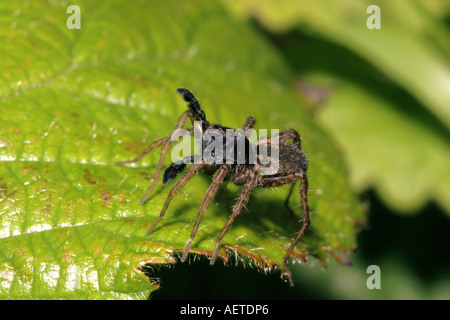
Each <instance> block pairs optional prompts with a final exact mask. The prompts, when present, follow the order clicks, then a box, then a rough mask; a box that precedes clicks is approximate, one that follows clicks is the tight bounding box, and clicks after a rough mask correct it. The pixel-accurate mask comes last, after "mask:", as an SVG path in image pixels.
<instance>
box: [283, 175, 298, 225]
mask: <svg viewBox="0 0 450 320" xmlns="http://www.w3.org/2000/svg"><path fill="white" fill-rule="evenodd" d="M295 183H296V182H293V183H291V186H290V187H289V193H288V195H287V197H286V200H284V205H285V206H286V208H287V209H288V211H289V214H290V215H291V217H294V216H295V213H294V210H292V209H291V207H290V206H289V199H290V198H291V196H292V192H293V191H294V187H295Z"/></svg>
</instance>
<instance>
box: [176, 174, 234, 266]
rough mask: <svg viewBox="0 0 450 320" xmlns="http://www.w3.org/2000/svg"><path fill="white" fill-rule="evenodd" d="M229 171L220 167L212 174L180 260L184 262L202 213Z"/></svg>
mask: <svg viewBox="0 0 450 320" xmlns="http://www.w3.org/2000/svg"><path fill="white" fill-rule="evenodd" d="M229 172H230V171H229V169H228V168H226V167H222V168H220V169H219V170H218V171H217V173H216V174H215V175H214V178H213V181H212V183H211V185H210V186H209V188H208V191H206V195H205V197H204V198H203V201H202V204H201V205H200V211H199V213H198V215H197V220H196V221H195V224H194V228H193V229H192V233H191V237H190V238H189V241H188V243H187V244H186V246H185V247H184V252H183V256H182V257H181V262H184V261H185V260H186V257H187V255H188V253H189V250H190V249H191V245H192V241H193V240H194V237H195V234H196V233H197V230H198V226H199V225H200V221H201V219H202V217H203V213H204V212H205V211H206V209H207V208H208V205H209V203H210V202H211V200H212V198H213V197H214V194H215V193H216V191H217V189H218V188H219V185H220V184H221V183H222V181H223V180H224V179H225V178H226V177H227V175H228V174H229Z"/></svg>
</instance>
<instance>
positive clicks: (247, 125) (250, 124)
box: [242, 117, 256, 131]
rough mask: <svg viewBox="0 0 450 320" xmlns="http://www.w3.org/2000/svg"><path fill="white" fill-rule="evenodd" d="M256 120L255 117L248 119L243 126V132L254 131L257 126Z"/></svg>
mask: <svg viewBox="0 0 450 320" xmlns="http://www.w3.org/2000/svg"><path fill="white" fill-rule="evenodd" d="M255 122H256V119H255V118H253V117H248V118H247V120H246V121H245V123H244V125H243V126H242V130H244V131H247V130H249V129H253V127H254V126H255Z"/></svg>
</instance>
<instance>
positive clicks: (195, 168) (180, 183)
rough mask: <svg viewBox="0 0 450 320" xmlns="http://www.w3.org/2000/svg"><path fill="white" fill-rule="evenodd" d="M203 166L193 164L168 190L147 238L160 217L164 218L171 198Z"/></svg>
mask: <svg viewBox="0 0 450 320" xmlns="http://www.w3.org/2000/svg"><path fill="white" fill-rule="evenodd" d="M202 166H203V163H201V164H193V165H192V166H191V167H190V168H189V171H188V172H186V174H185V175H184V176H183V178H181V179H180V180H179V181H178V182H177V183H176V184H175V186H174V187H173V188H172V190H170V192H169V195H168V196H167V198H166V202H165V203H164V206H163V208H162V210H161V212H160V214H159V217H158V218H157V219H156V220H155V222H153V225H152V226H151V227H150V229H148V231H147V236H148V235H150V233H152V231H153V229H155V227H156V225H157V224H158V223H159V221H161V219H162V217H163V216H164V214H165V213H166V210H167V208H168V207H169V204H170V201H172V198H173V197H174V196H175V195H176V194H177V193H178V191H180V190H181V188H183V186H184V185H185V184H186V183H187V182H188V181H189V180H190V179H191V178H192V177H193V176H195V175H196V174H197V173H198V171H199V170H200V168H201V167H202Z"/></svg>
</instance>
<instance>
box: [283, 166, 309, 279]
mask: <svg viewBox="0 0 450 320" xmlns="http://www.w3.org/2000/svg"><path fill="white" fill-rule="evenodd" d="M301 179H302V181H301V183H300V198H301V200H302V213H303V225H302V228H301V229H300V231H299V232H298V234H297V236H296V237H295V239H294V241H292V243H291V246H290V247H289V249H288V250H287V251H286V255H285V256H284V258H283V263H284V268H285V271H286V275H287V276H288V278H289V282H290V284H291V286H293V282H292V275H291V272H290V271H289V268H288V264H287V260H288V259H289V257H290V256H291V253H292V251H293V250H294V248H295V246H296V245H297V243H298V241H299V240H300V239H301V238H302V237H303V235H304V234H305V231H306V229H308V227H309V224H310V221H311V219H310V214H309V206H308V178H307V177H306V174H305V173H304V172H303V171H302V172H301Z"/></svg>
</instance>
